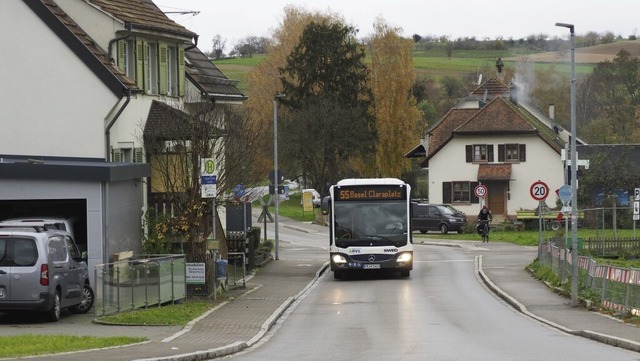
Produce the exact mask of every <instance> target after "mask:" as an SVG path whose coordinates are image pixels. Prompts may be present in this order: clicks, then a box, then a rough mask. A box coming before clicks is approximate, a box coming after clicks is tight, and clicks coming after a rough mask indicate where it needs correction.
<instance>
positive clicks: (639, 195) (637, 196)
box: [633, 188, 640, 201]
mask: <svg viewBox="0 0 640 361" xmlns="http://www.w3.org/2000/svg"><path fill="white" fill-rule="evenodd" d="M633 199H634V200H636V201H640V188H636V189H634V190H633Z"/></svg>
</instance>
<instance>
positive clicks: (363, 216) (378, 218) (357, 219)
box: [334, 200, 408, 248]
mask: <svg viewBox="0 0 640 361" xmlns="http://www.w3.org/2000/svg"><path fill="white" fill-rule="evenodd" d="M406 206H407V203H406V200H385V201H370V200H367V201H341V202H335V204H334V207H335V208H334V226H335V232H334V241H335V245H336V246H337V247H342V248H345V247H349V246H395V247H402V246H404V245H406V244H407V233H408V229H407V210H406Z"/></svg>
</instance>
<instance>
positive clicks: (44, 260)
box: [0, 221, 94, 321]
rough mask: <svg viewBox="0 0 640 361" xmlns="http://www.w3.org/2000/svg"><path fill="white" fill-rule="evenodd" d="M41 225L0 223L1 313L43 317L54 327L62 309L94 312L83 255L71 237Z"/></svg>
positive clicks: (39, 223)
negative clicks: (52, 323)
mask: <svg viewBox="0 0 640 361" xmlns="http://www.w3.org/2000/svg"><path fill="white" fill-rule="evenodd" d="M59 228H60V225H59V224H58V225H56V224H53V223H45V222H33V221H32V222H20V221H2V222H0V312H7V311H13V310H28V311H37V312H41V313H42V314H43V315H44V317H45V318H46V319H47V320H49V321H58V320H59V319H60V314H61V311H62V309H65V308H67V309H69V310H70V311H71V312H74V313H87V312H89V310H90V309H91V307H93V302H94V292H93V289H92V288H91V286H90V284H89V271H88V268H87V253H86V252H82V253H80V250H79V249H78V246H77V245H76V243H75V241H74V240H73V238H72V237H71V235H70V234H69V232H67V231H64V230H61V229H59Z"/></svg>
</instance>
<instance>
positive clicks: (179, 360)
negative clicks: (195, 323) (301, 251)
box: [134, 262, 329, 361]
mask: <svg viewBox="0 0 640 361" xmlns="http://www.w3.org/2000/svg"><path fill="white" fill-rule="evenodd" d="M328 266H329V262H326V263H324V264H323V265H322V266H320V268H319V269H318V270H317V271H316V273H315V275H314V277H313V279H312V280H311V281H310V282H309V283H308V284H307V285H306V286H305V287H304V288H303V289H302V290H301V291H300V292H298V293H297V294H296V295H295V296H293V297H289V298H287V299H286V300H285V301H284V302H283V303H282V304H281V305H280V306H279V307H278V308H277V309H276V310H275V311H274V312H273V313H272V314H271V316H269V318H268V319H267V320H266V321H264V323H263V324H262V326H260V331H258V333H257V334H256V335H255V336H253V337H252V338H251V339H249V340H248V341H237V342H234V343H232V344H229V345H225V346H221V347H217V348H214V349H209V350H203V351H196V352H192V353H188V354H182V355H173V356H166V357H154V358H144V359H137V360H134V361H194V360H196V361H199V360H208V359H214V358H218V357H221V356H228V355H231V354H234V353H237V352H240V351H242V350H244V349H247V348H249V347H251V346H253V345H255V344H256V343H257V342H258V341H260V339H262V338H263V337H264V335H266V333H267V332H269V330H270V329H271V327H272V326H273V325H274V324H275V323H276V321H278V319H279V318H280V317H281V316H282V315H283V314H284V313H285V311H286V310H287V309H288V308H289V307H291V305H292V304H293V303H294V302H295V301H296V300H298V299H299V298H300V297H301V296H302V295H303V294H305V293H306V292H307V291H308V290H309V289H310V288H311V287H312V286H313V285H314V284H315V283H316V282H318V279H319V278H320V275H322V273H323V272H325V270H326V269H327V267H328ZM249 292H251V291H249ZM246 294H247V293H245V294H243V296H244V295H246ZM240 297H242V296H240ZM221 306H222V305H219V306H218V307H216V308H214V310H215V309H217V308H219V307H221ZM210 312H213V310H211V311H210ZM202 317H204V315H203V316H202ZM202 317H201V318H202Z"/></svg>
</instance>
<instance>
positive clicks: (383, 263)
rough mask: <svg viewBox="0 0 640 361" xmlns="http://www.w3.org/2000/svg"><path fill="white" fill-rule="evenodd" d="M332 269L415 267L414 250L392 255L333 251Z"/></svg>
mask: <svg viewBox="0 0 640 361" xmlns="http://www.w3.org/2000/svg"><path fill="white" fill-rule="evenodd" d="M329 257H330V261H331V270H332V271H344V270H404V271H409V270H412V269H413V252H411V251H406V252H398V253H396V254H394V255H392V256H391V257H390V256H389V255H385V254H382V255H381V254H365V255H362V254H360V255H358V256H355V257H353V256H349V255H347V254H346V253H341V252H331V253H330V255H329Z"/></svg>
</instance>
